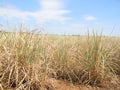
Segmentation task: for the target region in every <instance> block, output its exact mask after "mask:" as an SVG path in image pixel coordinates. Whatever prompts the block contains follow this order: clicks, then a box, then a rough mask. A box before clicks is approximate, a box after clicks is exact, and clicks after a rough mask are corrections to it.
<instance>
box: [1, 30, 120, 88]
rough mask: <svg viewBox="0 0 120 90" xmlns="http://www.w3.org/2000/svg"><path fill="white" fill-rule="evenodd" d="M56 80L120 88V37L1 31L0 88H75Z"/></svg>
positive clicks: (73, 83)
mask: <svg viewBox="0 0 120 90" xmlns="http://www.w3.org/2000/svg"><path fill="white" fill-rule="evenodd" d="M51 79H53V81H50V80H51ZM54 80H60V81H63V82H67V83H70V84H72V85H84V86H89V87H93V88H94V87H96V88H106V89H105V90H120V37H105V36H101V35H97V34H93V35H92V36H89V34H88V35H87V36H60V35H58V36H57V35H40V34H32V33H24V32H16V33H5V32H0V90H7V89H9V90H10V89H11V90H73V89H65V88H64V87H62V86H63V85H62V86H61V87H62V88H63V89H57V88H56V86H55V84H54ZM76 90H77V89H76ZM78 90H83V89H78ZM85 90H89V89H85ZM90 90H93V89H90ZM94 90H98V89H94ZM101 90H103V89H101Z"/></svg>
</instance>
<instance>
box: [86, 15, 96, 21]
mask: <svg viewBox="0 0 120 90" xmlns="http://www.w3.org/2000/svg"><path fill="white" fill-rule="evenodd" d="M85 20H87V21H93V20H96V17H94V16H87V17H85Z"/></svg>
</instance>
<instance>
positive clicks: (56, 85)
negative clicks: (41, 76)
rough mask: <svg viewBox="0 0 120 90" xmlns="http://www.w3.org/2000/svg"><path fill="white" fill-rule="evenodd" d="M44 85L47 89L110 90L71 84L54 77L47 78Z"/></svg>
mask: <svg viewBox="0 0 120 90" xmlns="http://www.w3.org/2000/svg"><path fill="white" fill-rule="evenodd" d="M46 87H47V89H48V90H110V89H105V88H99V87H90V86H85V85H73V84H72V83H70V82H67V81H62V80H56V79H54V78H51V79H48V80H47V85H46ZM48 87H49V88H48Z"/></svg>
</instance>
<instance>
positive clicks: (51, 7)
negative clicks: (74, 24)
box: [0, 0, 70, 23]
mask: <svg viewBox="0 0 120 90" xmlns="http://www.w3.org/2000/svg"><path fill="white" fill-rule="evenodd" d="M39 3H40V7H41V8H40V9H39V10H38V11H34V12H30V11H22V10H19V9H16V8H12V7H11V8H9V7H7V6H6V7H1V8H0V17H4V18H6V17H7V18H9V19H14V18H16V19H20V20H21V19H22V20H29V19H31V18H32V19H34V20H35V21H36V22H38V23H46V22H65V21H67V20H69V19H70V18H69V17H65V14H68V13H70V11H69V10H65V9H63V6H64V4H63V3H62V2H60V0H39Z"/></svg>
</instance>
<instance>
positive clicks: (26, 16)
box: [0, 0, 120, 36]
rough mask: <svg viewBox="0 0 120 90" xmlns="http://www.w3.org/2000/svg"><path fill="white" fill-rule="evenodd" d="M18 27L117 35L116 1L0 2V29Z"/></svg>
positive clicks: (119, 26) (118, 1)
mask: <svg viewBox="0 0 120 90" xmlns="http://www.w3.org/2000/svg"><path fill="white" fill-rule="evenodd" d="M21 24H22V25H24V26H26V27H29V28H30V29H28V31H34V30H36V29H41V33H46V34H66V35H84V34H87V33H88V32H93V31H95V32H98V33H101V32H102V34H103V35H108V36H120V0H0V28H2V27H9V29H8V31H14V29H10V27H15V26H17V25H18V26H20V25H21ZM35 32H37V31H35Z"/></svg>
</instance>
